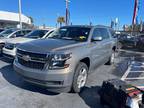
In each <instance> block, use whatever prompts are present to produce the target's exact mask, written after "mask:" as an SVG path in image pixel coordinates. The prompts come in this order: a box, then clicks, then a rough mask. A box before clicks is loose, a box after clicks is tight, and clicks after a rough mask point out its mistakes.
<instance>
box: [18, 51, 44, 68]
mask: <svg viewBox="0 0 144 108" xmlns="http://www.w3.org/2000/svg"><path fill="white" fill-rule="evenodd" d="M24 56H28V60H25V59H24V58H23V57H24ZM17 58H18V62H19V63H20V64H21V65H23V66H25V67H29V68H33V69H40V70H42V69H44V66H45V63H46V61H47V54H40V53H33V52H28V51H23V50H20V49H17Z"/></svg>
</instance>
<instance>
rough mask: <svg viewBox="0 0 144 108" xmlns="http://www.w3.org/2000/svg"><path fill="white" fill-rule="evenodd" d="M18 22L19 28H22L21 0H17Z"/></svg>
mask: <svg viewBox="0 0 144 108" xmlns="http://www.w3.org/2000/svg"><path fill="white" fill-rule="evenodd" d="M19 24H20V29H22V9H21V0H19Z"/></svg>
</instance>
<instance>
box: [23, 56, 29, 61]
mask: <svg viewBox="0 0 144 108" xmlns="http://www.w3.org/2000/svg"><path fill="white" fill-rule="evenodd" d="M22 59H23V60H25V61H30V60H31V57H30V56H29V55H24V56H22Z"/></svg>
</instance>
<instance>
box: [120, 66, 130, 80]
mask: <svg viewBox="0 0 144 108" xmlns="http://www.w3.org/2000/svg"><path fill="white" fill-rule="evenodd" d="M130 70H131V66H129V67H128V69H127V71H126V72H125V74H124V75H123V76H122V78H121V80H122V81H124V80H125V79H126V77H127V76H128V74H129V73H130Z"/></svg>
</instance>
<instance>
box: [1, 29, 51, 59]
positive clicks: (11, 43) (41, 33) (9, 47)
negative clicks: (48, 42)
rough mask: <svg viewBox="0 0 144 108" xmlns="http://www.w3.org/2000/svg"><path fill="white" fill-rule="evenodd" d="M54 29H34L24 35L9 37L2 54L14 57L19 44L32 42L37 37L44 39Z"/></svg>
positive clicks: (10, 57)
mask: <svg viewBox="0 0 144 108" xmlns="http://www.w3.org/2000/svg"><path fill="white" fill-rule="evenodd" d="M53 31H54V29H52V30H34V31H32V32H31V33H29V34H28V35H26V36H24V37H18V38H14V39H9V40H7V41H6V43H5V46H4V48H3V49H2V54H3V56H4V57H6V58H9V59H14V57H15V55H16V47H17V45H19V44H21V43H25V42H30V41H33V40H36V39H43V38H47V36H48V35H49V34H51V33H52V32H53Z"/></svg>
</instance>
